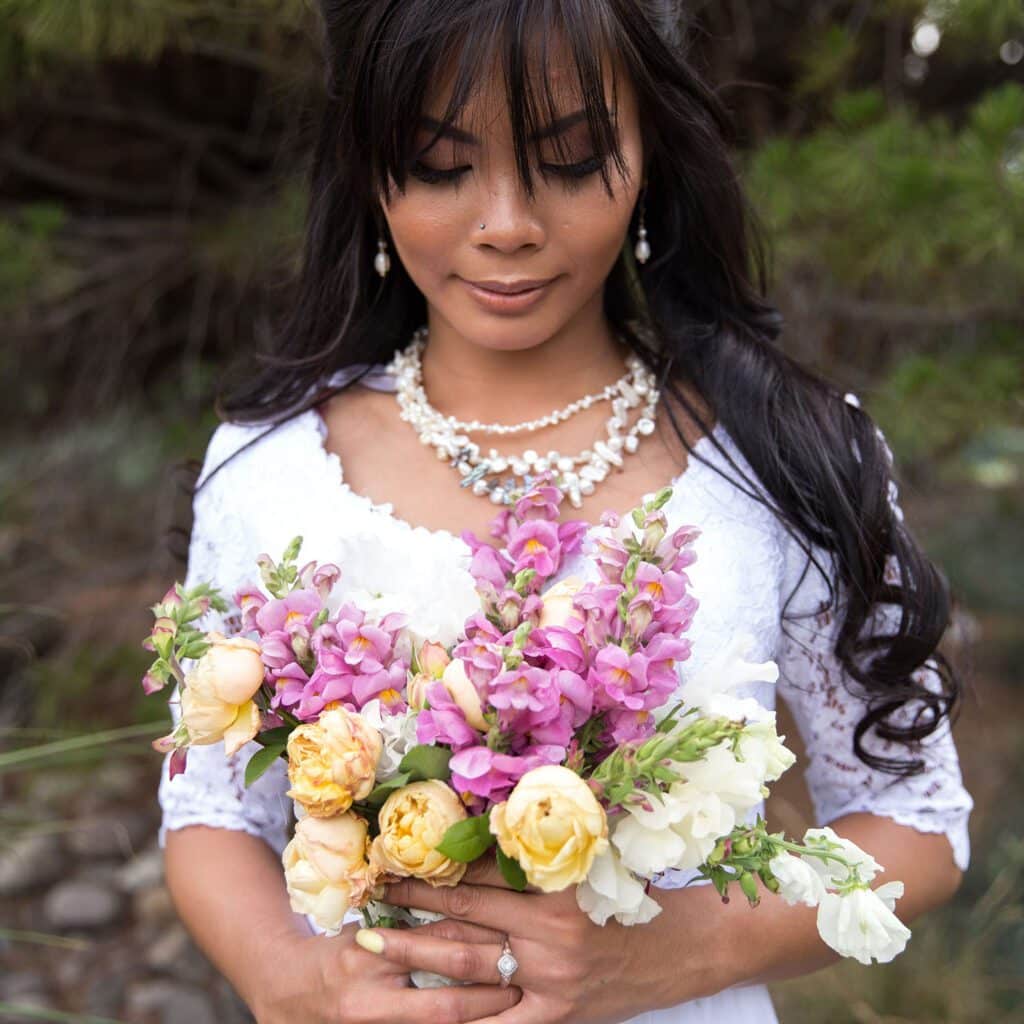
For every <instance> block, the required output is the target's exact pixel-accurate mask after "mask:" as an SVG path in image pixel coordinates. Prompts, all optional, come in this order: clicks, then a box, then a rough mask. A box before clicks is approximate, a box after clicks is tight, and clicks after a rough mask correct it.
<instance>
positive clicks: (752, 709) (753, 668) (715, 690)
mask: <svg viewBox="0 0 1024 1024" xmlns="http://www.w3.org/2000/svg"><path fill="white" fill-rule="evenodd" d="M753 646H754V638H753V636H751V635H750V634H749V633H740V634H737V635H735V636H733V637H732V639H731V640H730V641H729V643H728V644H726V645H725V646H724V647H723V648H722V650H721V651H719V652H718V653H717V654H716V655H715V656H714V657H712V658H711V659H710V660H709V661H708V662H707V664H706V665H705V666H704V667H703V668H702V669H701V670H700V671H699V672H697V673H696V674H695V675H694V676H693V677H692V678H690V679H688V680H686V682H685V683H683V686H682V688H681V690H680V692H679V696H680V697H682V698H683V700H684V701H685V702H686V706H687V707H696V708H699V709H700V710H701V711H703V712H704V713H705V714H706V715H721V716H722V717H724V718H729V719H732V720H734V721H738V720H740V719H743V718H746V719H748V720H750V721H761V720H763V719H764V718H765V717H766V716H767V715H769V714H771V712H770V711H768V709H766V708H765V707H764V706H763V705H762V704H761V703H760V702H759V701H758V700H756V699H755V698H753V697H737V696H736V694H735V693H733V692H732V691H734V690H736V689H737V688H739V687H742V686H746V685H748V684H750V683H774V682H776V681H777V680H778V678H779V666H778V665H776V664H775V662H774V661H762V662H752V661H747V660H746V657H745V655H747V654H748V653H749V652H750V651H751V649H752V648H753Z"/></svg>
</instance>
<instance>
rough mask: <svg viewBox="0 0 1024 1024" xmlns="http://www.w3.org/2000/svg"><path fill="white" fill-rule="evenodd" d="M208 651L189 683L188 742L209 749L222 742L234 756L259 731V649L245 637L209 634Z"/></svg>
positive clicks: (184, 712)
mask: <svg viewBox="0 0 1024 1024" xmlns="http://www.w3.org/2000/svg"><path fill="white" fill-rule="evenodd" d="M207 637H208V639H209V640H210V643H211V646H210V649H209V650H208V651H207V652H206V654H204V655H203V656H202V657H201V658H200V659H199V660H198V661H197V662H196V663H195V665H194V667H193V668H192V670H191V671H190V672H189V674H188V675H187V676H186V678H185V686H184V687H183V688H182V692H181V717H182V721H183V722H184V723H185V728H186V729H187V730H188V738H189V743H191V744H195V745H196V746H205V745H206V744H209V743H217V742H219V741H220V740H223V741H224V752H225V753H226V754H227V755H228V756H229V757H230V756H231V755H232V754H235V753H237V752H238V750H240V749H241V748H242V747H243V746H244V745H245V744H246V743H248V742H249V740H251V739H252V738H253V737H254V736H255V735H256V733H257V732H259V728H260V712H259V708H257V707H256V704H255V702H254V701H253V700H252V698H253V696H254V694H255V693H256V691H257V690H258V689H259V688H260V685H261V684H262V682H263V672H264V669H263V661H262V660H261V657H260V645H259V644H258V643H256V641H255V640H249V639H247V638H245V637H240V636H236V637H231V638H230V639H229V638H227V637H225V636H224V635H223V634H222V633H218V632H216V631H213V632H210V633H209V634H207Z"/></svg>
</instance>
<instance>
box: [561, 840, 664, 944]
mask: <svg viewBox="0 0 1024 1024" xmlns="http://www.w3.org/2000/svg"><path fill="white" fill-rule="evenodd" d="M576 903H577V905H578V906H579V908H580V910H582V911H583V912H584V913H585V914H587V916H588V917H589V918H590V920H591V921H593V922H594V924H598V925H603V924H604V923H605V922H606V921H607V920H608V918H609V917H614V918H615V920H616V921H618V922H619V924H624V925H633V924H646V923H647V922H648V921H652V920H653V919H654V918H655V917H657V916H658V914H660V913H661V906H660V905H659V904H658V903H656V902H655V901H654V900H652V899H651V898H650V896H648V895H647V893H646V892H645V891H644V883H643V882H641V881H639V880H638V879H637V878H634V877H633V874H632V872H631V871H629V869H628V868H627V867H626V866H625V865H624V864H623V863H622V861H621V860H620V859H619V856H618V854H617V853H616V852H615V850H614V849H612V848H611V847H609V848H608V849H607V850H605V851H604V852H603V853H600V854H598V855H597V856H596V857H595V858H594V862H593V864H591V866H590V871H589V872H588V874H587V877H586V879H585V880H584V881H583V882H581V883H580V884H579V885H578V886H576Z"/></svg>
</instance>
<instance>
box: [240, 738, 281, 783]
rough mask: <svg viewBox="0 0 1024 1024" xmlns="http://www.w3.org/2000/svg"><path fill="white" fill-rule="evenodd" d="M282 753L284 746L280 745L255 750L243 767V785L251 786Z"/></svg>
mask: <svg viewBox="0 0 1024 1024" xmlns="http://www.w3.org/2000/svg"><path fill="white" fill-rule="evenodd" d="M283 753H284V746H283V745H282V744H280V743H278V744H276V745H275V746H272V747H264V748H263V749H262V750H257V751H256V753H255V754H253V755H252V757H250V758H249V763H248V764H247V765H246V766H245V784H246V785H247V786H251V785H252V784H253V783H254V782H255V781H256V780H257V779H258V778H259V777H260V776H261V775H262V774H263V773H264V772H265V771H266V770H267V769H268V768H269V767H270V766H271V765H272V764H273V763H274V762H275V761H276V760H277V759H278V758H279V757H280V756H281V755H282V754H283Z"/></svg>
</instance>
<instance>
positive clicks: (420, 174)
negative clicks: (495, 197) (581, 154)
mask: <svg viewBox="0 0 1024 1024" xmlns="http://www.w3.org/2000/svg"><path fill="white" fill-rule="evenodd" d="M606 159H607V158H606V157H603V156H598V155H596V154H595V155H594V156H591V157H587V159H586V160H580V161H577V162H576V163H571V164H549V163H541V164H540V165H539V166H540V170H541V173H542V174H555V175H558V176H560V177H564V178H570V179H572V178H577V179H578V178H585V177H587V176H588V175H590V174H594V173H596V172H597V171H599V170H600V169H601V167H602V166H603V165H604V163H605V161H606ZM470 170H472V167H471V166H470V165H468V164H467V165H463V166H460V167H431V166H429V165H428V164H425V163H423V161H422V160H416V161H414V162H413V164H412V165H411V167H410V168H409V173H410V174H411V175H412V176H413V177H414V178H418V179H419V180H420V181H423V182H426V183H427V184H428V185H438V184H450V183H453V182H456V181H458V180H459V178H461V177H462V176H463V175H464V174H465V173H466V171H470Z"/></svg>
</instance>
